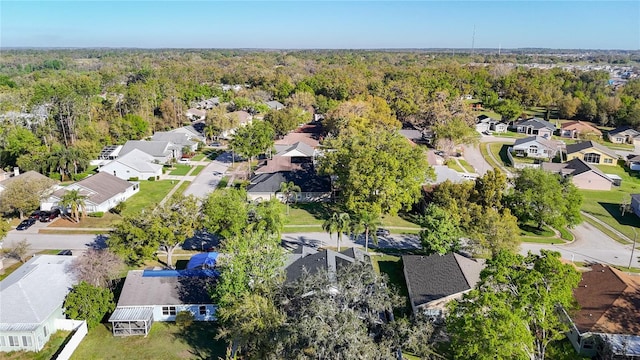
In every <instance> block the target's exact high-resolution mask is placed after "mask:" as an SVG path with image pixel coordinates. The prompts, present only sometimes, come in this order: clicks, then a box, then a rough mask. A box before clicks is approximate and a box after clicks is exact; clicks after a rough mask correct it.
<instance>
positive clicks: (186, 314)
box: [176, 310, 195, 328]
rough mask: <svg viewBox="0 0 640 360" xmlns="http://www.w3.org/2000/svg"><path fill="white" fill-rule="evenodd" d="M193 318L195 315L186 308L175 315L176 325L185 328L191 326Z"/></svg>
mask: <svg viewBox="0 0 640 360" xmlns="http://www.w3.org/2000/svg"><path fill="white" fill-rule="evenodd" d="M194 320H195V317H194V316H193V313H192V312H191V311H186V310H185V311H180V312H179V313H178V314H177V315H176V325H178V326H182V327H185V328H186V327H189V326H191V324H193V321H194Z"/></svg>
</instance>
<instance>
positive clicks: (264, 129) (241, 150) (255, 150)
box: [229, 121, 275, 171]
mask: <svg viewBox="0 0 640 360" xmlns="http://www.w3.org/2000/svg"><path fill="white" fill-rule="evenodd" d="M274 137H275V132H274V131H273V128H272V127H271V125H270V124H269V123H267V122H264V121H254V122H252V123H251V124H249V125H246V126H241V127H240V128H238V130H236V133H235V134H234V135H233V139H231V141H230V142H229V146H230V147H231V149H233V151H235V152H236V153H238V154H240V155H242V156H244V157H246V158H249V160H250V161H253V158H255V157H256V156H258V155H260V154H265V153H267V152H269V151H270V150H271V149H272V148H273V143H274V140H273V138H274ZM249 168H251V167H249ZM249 171H251V170H249Z"/></svg>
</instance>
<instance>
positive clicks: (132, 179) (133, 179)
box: [129, 176, 138, 181]
mask: <svg viewBox="0 0 640 360" xmlns="http://www.w3.org/2000/svg"><path fill="white" fill-rule="evenodd" d="M129 181H138V177H137V176H134V177H130V178H129Z"/></svg>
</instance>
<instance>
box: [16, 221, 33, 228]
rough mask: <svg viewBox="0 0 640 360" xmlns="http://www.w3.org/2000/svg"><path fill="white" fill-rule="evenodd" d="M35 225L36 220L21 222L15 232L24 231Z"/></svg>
mask: <svg viewBox="0 0 640 360" xmlns="http://www.w3.org/2000/svg"><path fill="white" fill-rule="evenodd" d="M35 223H36V219H26V220H22V222H21V223H20V225H18V227H16V230H26V229H28V228H30V227H31V225H33V224H35Z"/></svg>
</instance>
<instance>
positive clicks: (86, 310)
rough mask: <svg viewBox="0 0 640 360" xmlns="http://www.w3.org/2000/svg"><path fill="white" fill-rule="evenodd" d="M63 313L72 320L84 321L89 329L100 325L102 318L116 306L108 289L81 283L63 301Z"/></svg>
mask: <svg viewBox="0 0 640 360" xmlns="http://www.w3.org/2000/svg"><path fill="white" fill-rule="evenodd" d="M63 307H64V312H65V314H66V315H67V316H68V317H70V318H71V319H74V320H86V321H87V326H88V327H89V329H91V328H94V327H95V326H96V325H98V324H100V321H102V318H104V316H105V315H106V314H107V313H109V312H111V311H113V309H115V307H116V305H115V303H114V301H113V293H112V292H111V290H109V289H105V288H101V287H97V286H93V285H89V284H88V283H86V282H84V281H81V282H80V283H79V284H78V285H75V286H74V287H73V288H72V289H71V291H69V294H67V297H66V298H65V299H64V305H63Z"/></svg>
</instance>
